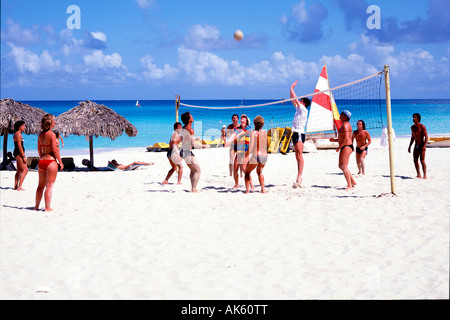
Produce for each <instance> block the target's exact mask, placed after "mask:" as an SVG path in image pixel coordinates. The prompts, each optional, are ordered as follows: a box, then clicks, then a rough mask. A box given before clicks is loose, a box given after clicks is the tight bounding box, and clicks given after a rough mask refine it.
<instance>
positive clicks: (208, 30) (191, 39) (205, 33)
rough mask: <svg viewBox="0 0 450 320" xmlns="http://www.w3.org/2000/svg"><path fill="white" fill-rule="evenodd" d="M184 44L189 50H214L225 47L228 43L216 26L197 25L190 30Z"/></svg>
mask: <svg viewBox="0 0 450 320" xmlns="http://www.w3.org/2000/svg"><path fill="white" fill-rule="evenodd" d="M183 43H184V45H185V46H187V47H188V48H192V49H197V50H213V49H220V48H223V47H225V45H226V42H225V40H224V39H223V38H222V37H221V35H220V31H219V29H217V27H215V26H210V25H204V26H203V25H200V24H196V25H193V26H192V27H191V28H189V32H188V33H187V34H186V35H185V36H184V38H183Z"/></svg>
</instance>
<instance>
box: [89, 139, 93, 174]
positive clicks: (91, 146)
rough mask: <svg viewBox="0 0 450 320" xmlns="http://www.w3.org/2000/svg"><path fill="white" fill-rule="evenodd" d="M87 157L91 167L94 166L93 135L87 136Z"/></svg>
mask: <svg viewBox="0 0 450 320" xmlns="http://www.w3.org/2000/svg"><path fill="white" fill-rule="evenodd" d="M89 157H90V159H91V169H92V168H94V141H93V136H89Z"/></svg>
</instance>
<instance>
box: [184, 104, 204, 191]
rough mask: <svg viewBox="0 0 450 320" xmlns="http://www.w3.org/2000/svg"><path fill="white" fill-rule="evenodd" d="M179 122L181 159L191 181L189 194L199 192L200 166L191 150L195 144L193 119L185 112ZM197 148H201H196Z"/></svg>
mask: <svg viewBox="0 0 450 320" xmlns="http://www.w3.org/2000/svg"><path fill="white" fill-rule="evenodd" d="M181 122H183V124H184V126H183V129H182V130H181V152H180V154H181V157H182V158H183V159H184V161H186V164H187V166H188V167H189V169H190V170H191V173H190V175H189V178H190V179H191V192H199V191H198V190H197V184H198V181H199V180H200V173H201V170H200V164H199V162H198V160H197V158H196V157H195V156H194V154H193V153H192V149H193V148H195V147H196V145H197V142H195V133H194V129H193V128H192V123H193V122H194V118H193V117H192V115H191V114H190V113H189V112H185V113H183V114H182V115H181ZM197 148H202V146H201V145H200V147H198V146H197Z"/></svg>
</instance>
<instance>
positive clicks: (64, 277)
mask: <svg viewBox="0 0 450 320" xmlns="http://www.w3.org/2000/svg"><path fill="white" fill-rule="evenodd" d="M408 143H409V139H406V138H402V139H397V140H396V141H395V146H394V156H395V185H396V196H393V195H392V194H391V193H390V191H391V187H390V178H389V153H388V148H387V147H382V146H380V139H373V142H372V145H371V146H370V147H369V154H368V156H367V158H366V167H367V169H366V171H367V173H366V175H365V176H362V177H356V173H357V168H356V163H355V154H354V153H353V154H352V156H351V159H350V170H351V171H352V173H353V174H354V175H355V177H356V181H357V183H358V185H357V186H356V187H355V189H354V190H353V191H346V190H345V186H346V183H345V179H344V176H343V175H342V173H341V171H340V169H339V168H338V166H337V164H338V154H337V153H336V152H335V150H319V151H318V152H314V153H305V154H304V157H305V169H304V181H303V188H300V189H294V188H292V184H293V182H294V180H295V176H296V170H297V169H296V160H295V156H294V154H293V153H290V154H288V155H282V154H274V155H270V156H269V160H268V162H267V165H266V167H265V169H264V176H265V182H266V187H267V190H268V193H267V194H261V193H259V183H258V181H257V176H256V173H255V172H254V173H252V178H253V180H254V182H255V185H256V190H257V191H256V192H254V193H251V194H244V193H243V191H244V190H245V188H244V183H243V178H242V179H240V183H241V188H240V190H238V191H235V190H233V189H232V187H233V182H234V180H233V179H232V177H230V176H229V175H228V149H224V148H218V149H202V150H196V151H195V152H194V153H195V154H196V156H197V158H198V159H199V161H200V165H201V169H202V173H201V177H200V182H199V187H200V188H201V189H202V192H201V193H198V194H193V193H190V192H189V190H190V182H189V169H188V168H187V166H186V165H184V168H185V169H184V170H185V171H184V176H183V180H182V182H183V184H182V185H176V176H175V175H174V176H172V178H171V180H170V184H169V185H162V184H161V182H162V181H163V180H164V178H165V176H166V173H167V171H168V170H169V168H170V166H169V162H168V160H167V158H166V153H165V152H160V153H156V152H147V151H146V150H145V148H142V149H123V150H116V151H114V152H98V151H95V164H96V165H97V166H106V165H107V161H108V160H111V159H117V161H118V162H120V163H123V164H128V163H131V162H133V161H138V160H140V161H147V162H155V165H154V166H149V167H141V168H139V169H137V170H135V171H128V172H117V171H116V172H82V171H79V172H77V171H72V172H60V173H59V174H58V177H57V180H56V184H55V187H54V192H53V198H52V206H53V208H54V209H55V211H54V212H51V213H46V212H44V211H43V210H41V211H37V212H36V211H33V210H31V208H32V207H33V206H34V197H35V191H36V187H37V182H38V176H37V172H36V171H30V172H29V173H28V175H27V177H26V179H25V182H24V184H23V187H24V188H25V189H26V191H23V192H18V191H14V190H13V189H12V186H13V181H14V174H15V172H13V171H2V172H1V173H0V175H1V176H0V177H1V179H0V181H1V185H0V186H1V188H0V196H1V204H0V211H1V212H0V219H1V221H0V258H1V260H0V263H1V265H0V270H1V272H0V299H6V300H7V299H158V300H165V299H176V300H178V299H212V300H219V299H220V300H228V299H277V300H288V299H289V300H291V299H449V213H450V200H449V199H450V197H449V190H450V167H449V162H448V159H449V158H450V148H433V149H431V148H429V149H427V153H426V157H427V158H426V162H427V165H428V179H427V180H423V179H417V178H415V176H416V173H415V169H414V164H413V161H412V154H409V153H408V151H407V148H408ZM65 154H67V152H65ZM83 158H88V154H86V155H77V156H74V159H75V163H76V165H77V166H79V167H83V166H82V165H81V161H82V159H83ZM43 207H44V202H43V201H42V203H41V208H43Z"/></svg>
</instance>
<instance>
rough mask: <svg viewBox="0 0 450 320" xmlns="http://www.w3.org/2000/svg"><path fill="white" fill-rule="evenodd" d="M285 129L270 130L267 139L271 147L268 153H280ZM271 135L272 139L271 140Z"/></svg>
mask: <svg viewBox="0 0 450 320" xmlns="http://www.w3.org/2000/svg"><path fill="white" fill-rule="evenodd" d="M284 131H285V128H275V129H270V130H269V132H268V133H267V139H268V140H269V141H268V143H269V147H268V148H267V152H268V153H278V151H279V150H280V142H281V138H282V137H283V135H284ZM269 135H270V139H269Z"/></svg>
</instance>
